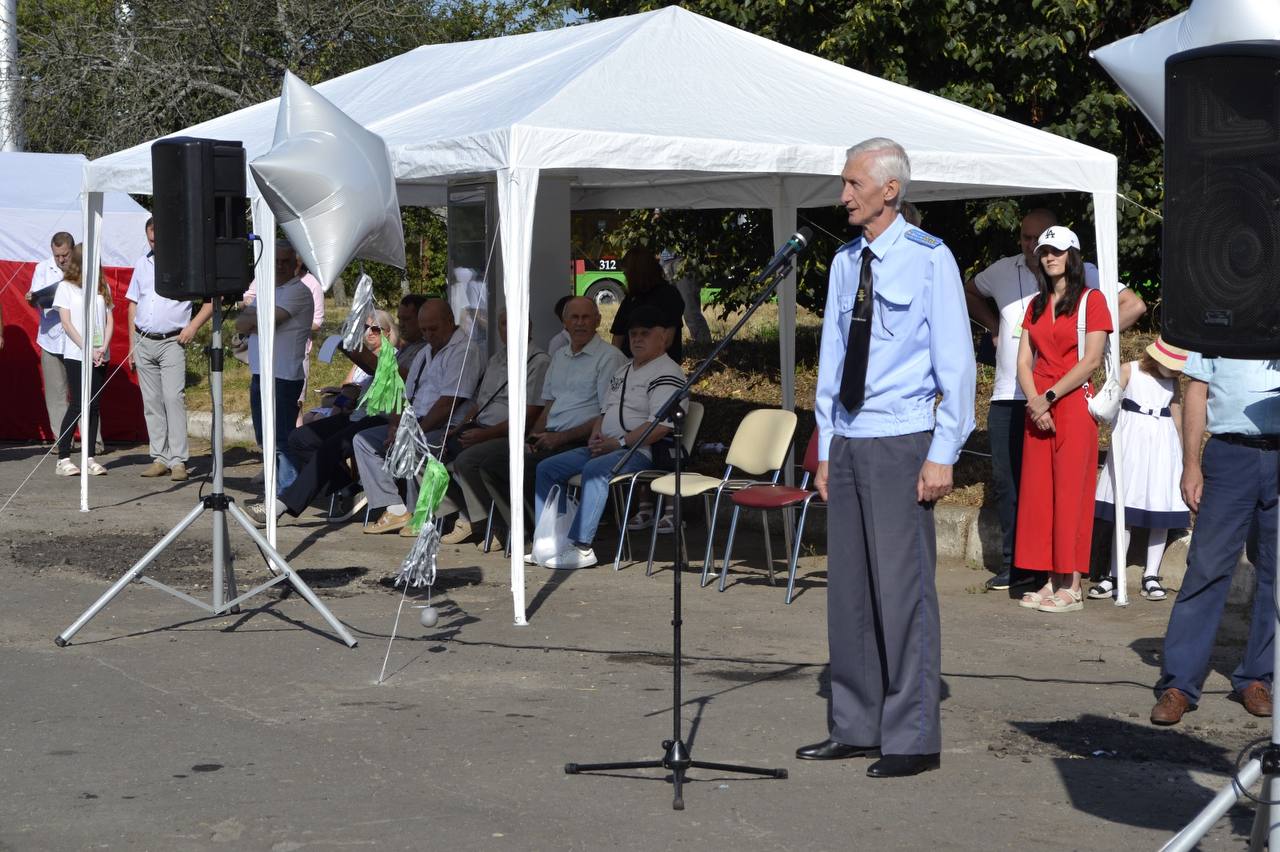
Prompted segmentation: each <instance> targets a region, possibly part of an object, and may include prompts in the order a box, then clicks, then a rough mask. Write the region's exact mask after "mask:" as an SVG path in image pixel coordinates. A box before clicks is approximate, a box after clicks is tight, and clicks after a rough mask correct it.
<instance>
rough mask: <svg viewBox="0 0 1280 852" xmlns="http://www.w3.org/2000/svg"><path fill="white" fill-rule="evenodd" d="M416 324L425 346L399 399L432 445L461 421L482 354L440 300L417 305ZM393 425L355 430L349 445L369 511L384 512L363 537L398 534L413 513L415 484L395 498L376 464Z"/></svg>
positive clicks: (395, 419) (388, 477) (397, 492)
mask: <svg viewBox="0 0 1280 852" xmlns="http://www.w3.org/2000/svg"><path fill="white" fill-rule="evenodd" d="M418 326H419V328H420V329H421V330H422V336H423V337H424V338H425V339H426V341H427V346H426V348H424V349H423V350H422V351H421V352H419V353H418V356H417V358H415V359H414V362H413V365H412V366H410V367H409V377H408V379H406V380H405V385H404V395H405V399H406V400H407V401H408V402H409V403H410V404H411V405H412V406H413V411H414V413H415V414H416V415H417V417H418V425H419V426H420V427H421V429H422V431H423V433H424V434H425V435H426V437H427V441H428V442H430V443H432V444H435V445H437V446H438V445H439V443H440V441H441V440H442V439H443V437H444V433H445V430H447V429H448V428H449V427H451V426H454V425H456V424H458V423H460V422H462V419H463V417H464V415H465V414H466V401H467V400H469V399H473V398H474V397H475V392H476V386H477V385H478V384H479V382H480V371H481V370H482V369H483V368H484V355H482V354H481V353H480V351H479V349H478V348H477V347H476V346H475V345H473V344H472V342H471V341H470V339H469V338H468V337H467V335H466V334H464V333H463V331H462V330H461V329H460V328H458V326H457V324H456V323H455V322H454V319H453V309H452V308H450V307H449V303H448V302H446V301H445V300H443V299H431V300H428V301H427V302H424V303H423V305H422V310H421V311H420V312H419V313H418ZM399 422H400V421H399V418H398V417H393V419H392V420H391V421H390V422H389V423H388V424H386V425H383V426H375V427H373V428H372V429H366V430H364V431H363V432H360V433H359V434H357V435H356V436H355V439H354V440H353V441H352V447H353V449H354V451H355V458H356V467H357V468H359V470H360V483H361V484H362V485H363V486H364V492H365V496H366V497H367V499H368V505H369V508H371V509H380V508H385V509H386V511H385V512H383V513H382V517H381V518H379V519H378V521H377V523H373V524H370V525H369V526H367V527H365V530H364V531H365V532H366V533H373V534H378V533H393V532H398V531H400V530H401V529H403V528H404V525H405V524H407V523H408V522H409V518H410V517H411V516H412V514H413V512H412V510H411V509H410V506H411V505H412V503H413V502H414V500H415V498H416V496H417V482H416V481H414V480H410V481H409V483H408V488H407V492H408V493H407V495H406V497H405V498H401V496H400V490H399V488H398V487H397V486H396V481H395V479H393V478H392V476H391V474H389V473H387V472H386V471H385V470H383V469H382V460H383V458H384V457H385V456H386V453H387V450H389V449H390V448H391V445H392V444H394V443H395V439H396V430H397V427H398V424H399Z"/></svg>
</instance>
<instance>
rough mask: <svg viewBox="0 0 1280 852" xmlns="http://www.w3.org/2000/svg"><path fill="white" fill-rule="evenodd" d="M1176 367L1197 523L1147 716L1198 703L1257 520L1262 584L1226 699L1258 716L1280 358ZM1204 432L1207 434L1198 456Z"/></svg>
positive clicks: (1266, 666)
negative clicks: (1183, 385) (1183, 380)
mask: <svg viewBox="0 0 1280 852" xmlns="http://www.w3.org/2000/svg"><path fill="white" fill-rule="evenodd" d="M1182 372H1183V375H1185V376H1186V377H1187V378H1188V379H1190V380H1191V382H1190V383H1189V384H1188V385H1187V391H1186V393H1185V394H1184V395H1183V400H1182V499H1183V500H1185V501H1186V503H1187V506H1189V507H1190V508H1191V511H1193V512H1195V513H1196V527H1195V535H1193V536H1192V537H1191V549H1190V550H1189V551H1188V552H1187V573H1186V576H1185V577H1183V580H1182V588H1181V589H1179V590H1178V598H1177V600H1176V601H1175V602H1174V604H1173V610H1172V611H1171V612H1170V613H1169V629H1168V630H1167V631H1166V632H1165V637H1164V657H1163V660H1162V664H1161V667H1160V682H1159V683H1158V684H1156V692H1157V693H1158V694H1159V696H1160V699H1159V701H1157V702H1156V706H1155V707H1153V708H1152V709H1151V721H1152V722H1153V723H1154V724H1157V725H1176V724H1177V723H1178V722H1179V721H1181V720H1182V716H1183V714H1185V713H1186V712H1187V711H1188V710H1191V709H1192V708H1194V707H1195V706H1196V704H1197V703H1198V702H1199V700H1200V690H1201V688H1202V687H1203V686H1204V679H1205V676H1206V675H1207V674H1208V673H1209V657H1210V655H1211V654H1212V653H1213V640H1214V637H1215V636H1216V635H1217V633H1218V623H1219V622H1220V621H1221V620H1222V610H1223V608H1224V607H1225V606H1226V603H1227V592H1228V591H1230V589H1231V575H1232V574H1233V573H1234V572H1235V568H1236V564H1237V562H1238V561H1239V559H1240V550H1241V549H1242V548H1243V547H1244V543H1245V538H1246V537H1247V536H1248V533H1249V526H1250V524H1252V523H1257V525H1258V553H1257V558H1256V559H1255V560H1254V567H1255V568H1256V569H1257V578H1258V586H1257V589H1256V590H1255V591H1254V596H1253V613H1252V616H1251V618H1250V623H1249V641H1248V644H1246V645H1245V649H1244V659H1243V660H1241V661H1240V665H1239V666H1237V667H1236V670H1235V671H1234V672H1232V673H1231V685H1232V687H1233V689H1232V692H1231V695H1230V696H1229V697H1230V698H1231V699H1232V700H1233V701H1236V702H1238V703H1240V704H1242V705H1244V708H1245V710H1247V711H1249V712H1250V713H1252V714H1253V715H1255V716H1270V715H1271V680H1272V676H1273V674H1274V672H1272V643H1273V642H1274V641H1275V612H1274V609H1273V604H1272V590H1273V588H1274V587H1275V582H1276V484H1277V480H1276V477H1277V475H1280V362H1277V361H1274V360H1268V361H1253V360H1241V359H1236V358H1206V357H1204V356H1203V355H1201V354H1199V353H1196V352H1192V353H1191V354H1190V355H1189V356H1187V365H1186V367H1184V368H1183V371H1182ZM1206 430H1207V431H1208V432H1209V433H1210V435H1211V436H1212V437H1211V438H1210V439H1209V442H1208V443H1206V444H1204V458H1203V461H1202V460H1201V456H1200V446H1201V444H1202V443H1204V433H1205V431H1206Z"/></svg>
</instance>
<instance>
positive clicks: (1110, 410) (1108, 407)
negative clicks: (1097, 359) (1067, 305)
mask: <svg viewBox="0 0 1280 852" xmlns="http://www.w3.org/2000/svg"><path fill="white" fill-rule="evenodd" d="M1089 292H1090V291H1089V288H1087V287H1086V288H1085V291H1084V295H1083V296H1081V297H1080V304H1079V305H1077V306H1076V357H1078V358H1079V359H1080V360H1084V323H1085V305H1086V304H1087V303H1088V299H1089ZM1110 350H1111V338H1110V337H1109V336H1108V338H1107V343H1106V345H1105V346H1104V347H1103V350H1102V365H1103V368H1104V369H1105V370H1106V373H1107V379H1106V381H1105V382H1103V383H1102V387H1101V388H1100V389H1099V390H1098V392H1097V393H1093V392H1091V390H1090V388H1089V383H1088V382H1085V383H1084V396H1085V399H1086V400H1087V401H1088V403H1089V413H1090V414H1092V415H1093V419H1094V420H1096V421H1098V422H1099V423H1115V422H1116V415H1117V414H1119V413H1120V400H1121V399H1122V398H1123V397H1124V391H1123V390H1122V389H1121V387H1120V382H1119V380H1118V379H1117V378H1116V375H1115V373H1114V372H1113V371H1112V369H1111V358H1110V357H1108V356H1109V355H1110Z"/></svg>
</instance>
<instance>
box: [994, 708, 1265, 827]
mask: <svg viewBox="0 0 1280 852" xmlns="http://www.w3.org/2000/svg"><path fill="white" fill-rule="evenodd" d="M1011 724H1012V725H1013V726H1014V727H1015V728H1016V729H1017V730H1018V731H1019V732H1020V733H1021V734H1023V735H1024V737H1025V738H1027V739H1028V740H1029V741H1030V746H1029V748H1027V749H1026V752H1038V753H1046V752H1047V753H1048V754H1049V755H1050V756H1051V758H1052V761H1053V764H1054V766H1055V767H1056V768H1057V770H1058V774H1059V775H1060V776H1061V778H1062V782H1063V785H1064V786H1065V787H1066V789H1067V793H1068V795H1069V796H1070V799H1071V806H1072V807H1073V808H1074V809H1075V810H1077V811H1080V812H1082V813H1086V814H1089V815H1091V816H1094V817H1098V818H1100V819H1104V820H1108V821H1111V822H1116V823H1121V824H1124V825H1131V826H1136V827H1140V828H1148V829H1154V830H1157V831H1164V832H1168V833H1169V834H1174V833H1176V832H1177V831H1179V830H1180V829H1181V828H1182V827H1183V826H1184V825H1186V824H1187V823H1188V822H1190V821H1191V819H1192V818H1193V817H1195V815H1196V814H1197V813H1198V812H1199V811H1200V810H1201V809H1202V808H1203V807H1204V806H1205V805H1207V804H1208V803H1209V800H1210V799H1211V798H1212V797H1213V795H1214V794H1215V793H1216V792H1217V790H1216V789H1214V790H1210V789H1206V788H1205V787H1204V786H1202V785H1201V784H1200V783H1198V782H1197V781H1196V780H1194V779H1193V778H1192V776H1191V772H1192V771H1193V770H1199V771H1203V772H1213V773H1215V774H1219V775H1221V776H1223V778H1224V783H1225V778H1227V777H1228V776H1230V775H1231V774H1233V773H1234V772H1235V760H1236V754H1235V753H1234V750H1231V749H1227V748H1225V747H1223V746H1219V745H1215V744H1213V743H1210V742H1206V741H1205V740H1203V739H1201V738H1200V737H1197V736H1193V735H1191V734H1189V733H1186V732H1183V731H1180V730H1172V729H1167V728H1165V729H1159V728H1153V727H1152V726H1150V725H1146V724H1138V723H1134V722H1127V721H1124V720H1122V719H1113V718H1109V717H1106V716H1095V715H1084V716H1081V717H1080V718H1079V719H1075V720H1057V721H1051V722H1026V721H1024V722H1019V721H1014V722H1011ZM993 750H995V749H994V747H993ZM1017 752H1018V747H1017V745H1014V746H1013V747H1012V748H1011V750H1010V753H1013V754H1016V753H1017ZM1144 780H1145V781H1146V782H1147V783H1150V784H1154V782H1159V787H1160V789H1161V790H1162V791H1163V792H1162V794H1161V795H1162V796H1163V797H1164V798H1163V800H1162V806H1161V807H1145V806H1141V805H1136V804H1135V801H1134V800H1135V793H1136V792H1138V785H1143V786H1146V784H1144ZM1227 816H1228V819H1229V820H1230V823H1231V830H1232V832H1233V833H1234V834H1235V835H1237V836H1246V837H1247V836H1248V834H1249V830H1250V828H1251V824H1252V819H1253V805H1252V803H1250V802H1249V801H1248V800H1245V802H1244V804H1243V805H1237V806H1236V807H1235V808H1233V809H1232V810H1231V811H1230V812H1229V813H1228V815H1227Z"/></svg>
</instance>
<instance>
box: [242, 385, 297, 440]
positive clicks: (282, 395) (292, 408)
mask: <svg viewBox="0 0 1280 852" xmlns="http://www.w3.org/2000/svg"><path fill="white" fill-rule="evenodd" d="M275 381H276V446H277V447H284V446H286V442H287V441H288V440H289V433H290V432H292V431H293V430H294V428H295V427H296V426H297V425H298V397H300V396H302V388H303V385H304V384H305V381H304V380H302V379H298V380H297V381H294V380H292V379H276V380H275ZM249 414H250V416H252V418H253V437H254V438H256V439H257V441H258V446H259V447H261V446H262V382H261V381H260V377H259V376H257V375H255V376H253V378H251V379H249Z"/></svg>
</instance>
